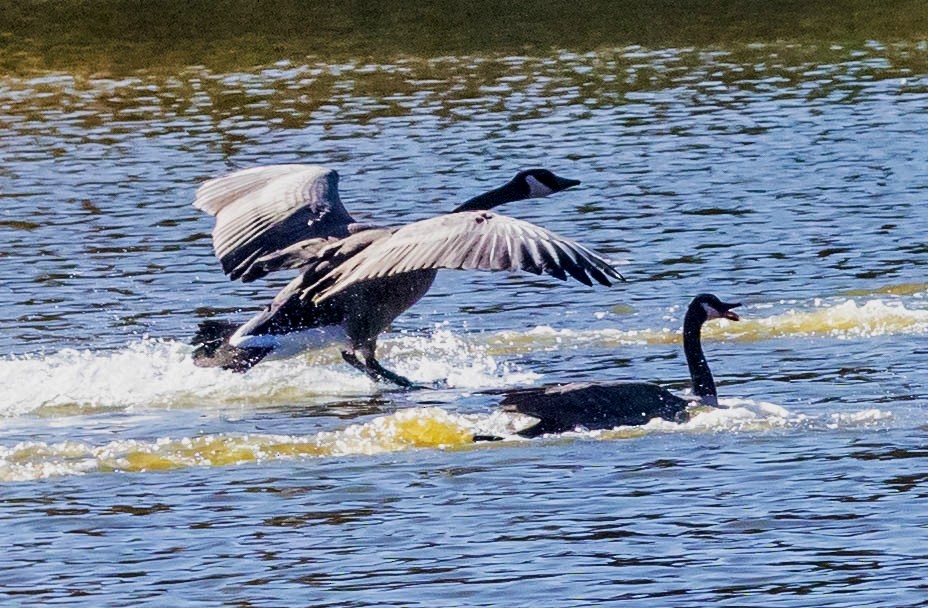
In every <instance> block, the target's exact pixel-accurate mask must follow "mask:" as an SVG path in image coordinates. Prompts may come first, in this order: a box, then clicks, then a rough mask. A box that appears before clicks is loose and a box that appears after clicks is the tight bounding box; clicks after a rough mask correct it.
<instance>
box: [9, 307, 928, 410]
mask: <svg viewBox="0 0 928 608" xmlns="http://www.w3.org/2000/svg"><path fill="white" fill-rule="evenodd" d="M787 305H789V304H783V303H781V304H777V305H776V306H779V307H781V308H782V307H784V306H787ZM773 306H774V305H753V306H751V307H749V308H748V310H747V312H746V314H745V315H744V316H743V317H742V320H741V321H740V322H737V323H735V322H730V321H726V320H720V321H717V322H713V323H709V324H707V325H706V326H705V328H704V336H705V338H706V339H707V340H737V341H744V342H749V341H751V342H756V341H763V340H771V339H776V338H785V337H814V336H826V337H830V338H836V339H855V338H866V337H872V336H880V335H888V334H899V333H923V332H925V331H926V330H928V310H925V309H918V308H914V309H913V308H906V307H905V306H904V305H903V304H902V303H899V302H884V301H883V300H870V301H866V302H864V303H857V302H855V301H854V300H846V301H844V302H839V303H833V304H822V303H817V304H816V305H815V307H813V308H811V309H809V308H805V309H793V308H790V309H787V310H785V311H782V312H778V313H776V314H772V315H769V316H759V315H758V313H760V312H762V311H764V310H765V309H771V308H773ZM665 320H666V321H667V325H668V327H664V328H659V329H642V330H636V329H630V330H622V329H615V328H603V329H591V330H574V329H554V328H551V327H547V326H543V327H535V328H533V329H530V330H528V331H522V332H514V331H506V332H500V333H493V334H468V335H465V336H459V335H456V334H454V333H453V332H451V331H449V330H447V329H439V330H437V331H434V332H432V333H431V334H429V335H425V336H420V335H397V336H391V337H389V338H387V339H385V340H383V341H382V342H383V344H382V347H381V349H380V353H381V355H382V356H383V358H384V360H385V361H386V362H387V364H388V366H389V367H391V368H393V369H395V370H396V371H397V372H399V373H400V374H402V375H404V376H407V377H409V378H411V379H413V380H414V381H416V382H419V383H422V384H433V383H441V384H442V385H443V386H447V387H449V388H464V389H485V388H495V387H508V386H517V385H525V384H531V383H533V382H534V381H536V380H537V379H538V378H539V376H538V375H537V374H535V373H532V372H531V371H526V370H523V369H521V368H520V366H518V365H517V364H515V363H512V362H509V361H506V358H507V357H512V356H515V355H519V354H524V353H529V352H536V351H542V350H552V349H559V348H581V347H587V348H588V347H614V346H624V345H634V344H643V345H647V344H671V343H676V342H677V341H679V339H680V333H679V330H678V329H673V328H672V327H677V326H679V319H676V318H674V317H672V316H671V317H668V318H667V319H665ZM191 352H192V349H191V347H190V346H188V345H185V344H182V343H178V342H174V341H171V340H152V339H145V340H141V341H139V342H136V343H133V344H130V345H128V346H126V347H124V348H122V349H120V350H116V351H102V352H101V351H92V350H63V351H60V352H57V353H53V354H49V355H32V356H21V357H12V358H8V359H3V360H0V385H2V386H4V387H7V389H8V390H7V394H6V396H5V399H4V400H3V401H2V402H0V416H22V415H27V414H36V415H77V414H86V413H93V412H97V411H100V410H110V409H118V410H133V409H146V408H154V409H164V408H207V407H214V406H229V405H259V406H275V405H289V404H293V403H300V404H325V403H331V402H332V401H333V400H338V399H343V398H345V397H353V396H364V395H369V394H370V393H371V391H372V390H373V389H374V386H375V385H374V384H373V383H372V382H371V381H369V380H368V379H367V378H366V377H365V376H363V375H362V374H359V373H358V372H356V371H355V370H353V369H350V368H349V367H348V366H347V365H345V364H344V363H343V362H342V361H341V359H340V357H339V356H338V354H337V352H336V351H335V350H334V349H329V350H323V351H317V352H313V353H310V354H308V355H306V356H301V357H296V358H294V359H290V360H285V361H274V362H267V363H263V364H261V365H259V366H257V367H256V368H254V369H253V370H251V371H250V372H248V373H247V374H235V373H231V372H227V371H223V370H219V369H209V368H206V369H204V368H199V367H196V366H195V365H193V361H192V359H191Z"/></svg>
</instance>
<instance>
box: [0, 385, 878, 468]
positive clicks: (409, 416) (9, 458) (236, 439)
mask: <svg viewBox="0 0 928 608" xmlns="http://www.w3.org/2000/svg"><path fill="white" fill-rule="evenodd" d="M722 406H723V407H720V408H711V407H707V406H695V409H694V410H693V411H692V412H691V414H692V415H691V418H690V420H689V421H687V422H684V423H674V422H668V421H666V420H661V419H654V420H651V421H650V422H648V423H647V424H645V425H642V426H628V427H616V428H615V429H611V430H597V431H582V430H577V431H574V432H571V433H564V434H562V435H558V436H556V437H559V438H562V439H563V438H567V439H570V438H574V439H593V440H600V441H607V440H608V441H614V440H625V439H630V438H635V437H642V436H646V435H654V434H667V433H689V434H704V433H739V432H760V433H762V432H765V431H769V430H775V429H796V430H799V431H806V430H809V429H818V430H834V429H843V428H861V427H867V428H870V427H874V426H877V425H882V424H885V423H886V421H888V420H890V419H891V418H892V414H891V413H889V412H886V411H882V410H877V409H870V410H864V411H860V412H846V413H830V414H828V415H827V416H825V417H821V418H819V417H815V416H808V415H802V414H794V413H791V412H790V411H789V410H787V409H786V408H783V407H782V406H779V405H776V404H773V403H768V402H760V401H752V400H747V399H733V398H729V399H723V400H722ZM531 422H532V419H531V418H530V417H528V416H523V415H521V414H513V413H509V412H503V411H500V410H494V411H493V412H491V413H481V414H460V413H456V412H453V411H448V410H446V409H442V408H438V407H415V408H407V409H403V410H400V411H397V412H394V413H392V414H386V415H382V416H377V417H375V418H372V419H370V420H368V421H366V422H360V423H357V424H351V425H348V426H347V427H344V428H341V429H336V430H330V431H323V432H319V433H314V434H310V435H276V434H260V433H256V434H245V435H240V434H227V433H217V434H197V435H193V436H189V437H178V438H172V437H160V438H156V439H153V440H137V439H117V440H113V441H109V442H106V443H103V444H102V445H92V444H89V443H86V442H83V441H62V442H58V443H45V442H40V441H24V442H20V443H18V444H16V445H13V446H11V447H2V446H0V481H26V480H35V479H44V478H48V477H58V476H63V475H82V474H86V473H90V472H111V471H122V472H143V471H152V470H166V469H177V468H188V467H211V466H228V465H248V464H255V463H262V462H267V461H270V460H279V459H292V458H325V457H332V456H339V457H343V456H359V457H360V456H368V455H372V454H381V453H385V452H396V451H404V450H411V449H422V448H431V449H436V448H451V449H468V448H470V447H473V446H480V447H481V448H486V449H505V447H506V446H511V445H513V444H514V443H515V444H518V445H523V446H529V445H532V446H536V447H537V449H545V445H546V444H547V440H548V439H550V437H548V438H545V437H542V438H539V439H525V438H522V437H519V436H518V435H516V433H517V432H518V431H519V430H521V429H522V428H525V427H526V426H528V425H529V424H530V423H531ZM474 435H492V436H496V437H499V438H502V439H503V440H504V441H500V442H489V443H480V444H474V443H473V437H474Z"/></svg>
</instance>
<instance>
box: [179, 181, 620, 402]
mask: <svg viewBox="0 0 928 608" xmlns="http://www.w3.org/2000/svg"><path fill="white" fill-rule="evenodd" d="M579 183H580V182H579V181H577V180H572V179H566V178H562V177H559V176H557V175H555V174H554V173H552V172H551V171H548V170H546V169H529V170H525V171H520V172H519V173H518V174H517V175H516V176H515V177H514V178H513V179H512V180H510V181H509V182H508V183H506V184H505V185H503V186H501V187H499V188H496V189H494V190H491V191H489V192H486V193H484V194H481V195H479V196H477V197H474V198H472V199H470V200H468V201H466V202H465V203H464V204H462V205H460V206H459V207H457V208H456V209H454V210H453V211H452V212H451V213H449V214H446V215H440V216H438V217H434V218H430V219H426V220H422V221H418V222H413V223H411V224H407V225H405V226H401V227H390V228H380V227H374V226H370V225H365V224H359V223H357V222H355V221H354V219H353V218H352V217H351V216H350V215H349V214H348V212H347V210H345V208H344V207H343V206H342V203H341V201H340V199H339V196H338V174H337V173H336V172H335V171H333V170H331V169H327V168H324V167H320V166H315V165H272V166H268V167H259V168H252V169H245V170H242V171H237V172H235V173H232V174H230V175H227V176H223V177H219V178H215V179H212V180H209V181H207V182H205V183H204V184H203V185H202V186H201V187H200V188H199V190H198V191H197V196H196V200H195V202H194V206H195V207H197V208H199V209H202V210H204V211H206V212H207V213H210V214H212V215H215V216H216V225H215V228H214V230H213V248H214V250H215V252H216V256H217V257H218V258H219V260H220V263H221V265H222V268H223V270H224V271H225V272H226V274H228V275H229V277H230V278H231V279H233V280H235V279H241V280H242V281H246V282H247V281H252V280H255V279H257V278H260V277H263V276H265V275H266V274H268V273H270V272H274V271H277V270H280V269H284V268H294V269H297V270H298V271H299V275H298V276H297V277H296V278H294V279H293V280H292V281H291V282H290V283H289V284H288V285H287V286H286V287H284V288H283V289H282V290H281V291H280V292H279V293H278V294H277V296H276V297H275V298H274V300H273V301H272V302H271V303H270V304H269V305H268V306H266V307H265V308H264V310H262V311H261V312H260V313H258V314H257V315H255V316H254V317H253V318H252V319H251V320H249V321H247V322H246V323H245V324H243V325H241V326H237V325H236V324H233V323H229V322H226V321H213V320H209V321H205V322H203V323H201V325H200V328H199V331H198V333H197V335H196V336H195V337H194V344H196V345H197V348H196V349H195V351H194V362H195V363H196V364H197V365H200V366H205V367H212V366H220V367H223V368H226V369H231V370H234V371H239V372H244V371H247V370H248V369H250V368H251V367H252V366H254V365H255V364H256V363H258V362H259V361H261V360H262V359H265V358H283V357H289V356H293V355H295V354H297V353H299V352H301V351H303V350H306V349H308V348H318V347H321V346H325V345H327V344H331V343H333V342H336V343H341V344H342V345H343V346H342V351H341V352H342V358H343V359H344V360H345V361H346V362H348V363H349V364H351V365H352V366H354V367H355V368H357V369H359V370H361V371H363V372H365V373H366V374H367V375H368V376H369V377H371V378H372V379H374V380H388V381H390V382H393V383H395V384H397V385H399V386H403V387H410V386H412V382H410V381H409V380H408V379H407V378H404V377H403V376H400V375H399V374H396V373H394V372H392V371H390V370H387V369H385V368H384V367H383V366H382V365H381V364H380V363H379V362H378V361H377V359H376V357H375V350H376V346H377V336H378V335H379V334H380V333H381V332H382V331H384V329H386V328H387V327H388V326H389V324H390V323H391V322H392V321H393V320H394V319H395V318H396V317H397V316H399V315H400V314H401V313H403V311H405V310H406V309H408V308H409V307H410V306H412V305H413V304H415V303H416V302H417V301H418V300H419V299H420V298H421V297H422V296H423V295H425V293H426V292H427V291H428V289H429V288H430V287H431V285H432V282H433V281H434V279H435V276H436V275H437V273H438V270H439V269H440V268H452V269H467V270H471V269H479V270H509V271H515V270H525V271H528V272H532V273H535V274H541V273H542V272H545V273H547V274H550V275H552V276H554V277H556V278H559V279H561V280H566V279H567V276H568V275H569V276H572V277H573V278H575V279H576V280H578V281H580V282H582V283H584V284H586V285H592V284H593V281H596V282H598V283H600V284H602V285H607V286H608V285H611V281H612V280H619V281H622V280H624V279H622V277H621V275H620V274H619V273H618V272H617V271H616V270H615V269H614V268H612V266H611V265H610V264H609V262H608V261H606V260H605V259H603V258H602V257H600V256H599V255H597V254H595V253H593V252H592V251H590V250H589V249H587V248H586V247H584V246H582V245H580V244H578V243H575V242H573V241H571V240H569V239H565V238H562V237H560V236H558V235H556V234H554V233H552V232H549V231H547V230H545V229H544V228H540V227H539V226H536V225H534V224H531V223H529V222H525V221H522V220H517V219H514V218H511V217H508V216H505V215H500V214H496V213H493V212H491V211H489V210H490V209H491V208H493V207H496V206H498V205H501V204H503V203H508V202H513V201H518V200H522V199H526V198H536V197H542V196H547V195H549V194H552V193H555V192H559V191H561V190H564V189H566V188H569V187H571V186H574V185H576V184H579Z"/></svg>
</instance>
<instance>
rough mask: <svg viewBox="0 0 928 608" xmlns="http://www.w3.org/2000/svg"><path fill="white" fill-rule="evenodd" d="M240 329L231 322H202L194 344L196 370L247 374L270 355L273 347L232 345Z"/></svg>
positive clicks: (193, 341)
mask: <svg viewBox="0 0 928 608" xmlns="http://www.w3.org/2000/svg"><path fill="white" fill-rule="evenodd" d="M236 329H238V324H236V323H233V322H231V321H221V320H217V319H207V320H206V321H203V322H201V323H200V326H199V327H198V328H197V333H196V334H194V336H193V340H191V344H192V345H193V346H194V350H193V363H194V365H196V366H197V367H221V368H222V369H227V370H231V371H234V372H239V373H244V372H247V371H248V370H249V369H251V368H252V367H254V366H255V364H257V363H258V362H259V361H261V359H263V358H264V357H266V356H267V355H268V353H270V352H271V350H272V349H270V348H240V347H237V346H232V345H231V344H229V338H230V337H232V334H234V333H235V330H236Z"/></svg>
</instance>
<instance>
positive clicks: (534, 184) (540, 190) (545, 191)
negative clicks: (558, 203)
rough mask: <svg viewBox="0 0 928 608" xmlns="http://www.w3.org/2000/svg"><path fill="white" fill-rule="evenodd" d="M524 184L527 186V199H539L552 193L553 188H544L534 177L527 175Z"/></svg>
mask: <svg viewBox="0 0 928 608" xmlns="http://www.w3.org/2000/svg"><path fill="white" fill-rule="evenodd" d="M525 183H526V184H528V197H529V198H541V197H542V196H548V195H549V194H551V193H552V192H554V189H553V188H549V187H548V186H545V185H544V184H543V183H541V182H540V181H538V180H537V179H536V178H535V177H533V176H531V175H527V176H526V177H525Z"/></svg>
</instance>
